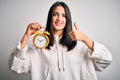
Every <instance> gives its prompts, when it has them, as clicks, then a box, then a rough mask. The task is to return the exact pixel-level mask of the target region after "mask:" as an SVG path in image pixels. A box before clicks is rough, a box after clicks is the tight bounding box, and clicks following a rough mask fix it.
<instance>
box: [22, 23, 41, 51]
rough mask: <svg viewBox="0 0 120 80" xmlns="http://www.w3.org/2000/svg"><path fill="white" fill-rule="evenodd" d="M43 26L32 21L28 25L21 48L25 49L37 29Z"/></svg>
mask: <svg viewBox="0 0 120 80" xmlns="http://www.w3.org/2000/svg"><path fill="white" fill-rule="evenodd" d="M41 28H42V26H41V25H40V24H39V23H30V24H29V25H28V26H27V29H26V32H25V34H24V36H23V38H22V40H21V46H20V49H23V48H24V47H25V45H26V43H27V41H28V38H29V37H30V36H31V35H32V34H34V32H35V31H37V30H40V29H41Z"/></svg>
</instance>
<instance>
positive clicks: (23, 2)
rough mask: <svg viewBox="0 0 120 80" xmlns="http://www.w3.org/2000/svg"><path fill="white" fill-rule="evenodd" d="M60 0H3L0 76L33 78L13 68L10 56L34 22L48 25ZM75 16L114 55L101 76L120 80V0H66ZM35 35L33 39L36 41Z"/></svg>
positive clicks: (3, 78)
mask: <svg viewBox="0 0 120 80" xmlns="http://www.w3.org/2000/svg"><path fill="white" fill-rule="evenodd" d="M55 1H56V0H0V80H29V79H30V74H16V73H14V72H12V71H10V70H9V66H8V58H9V55H10V54H11V53H12V50H13V48H14V47H15V46H16V44H17V42H18V41H20V40H21V38H22V36H23V34H24V32H25V30H26V26H27V25H28V24H29V23H31V22H39V23H40V24H41V25H43V26H45V25H46V19H47V14H48V10H49V8H50V6H51V5H52V4H53V3H54V2H55ZM64 2H65V3H66V4H67V5H68V6H69V8H70V11H71V14H72V20H73V22H76V23H77V24H78V26H79V28H80V30H81V31H82V32H84V33H85V34H87V35H88V36H89V37H91V38H92V39H94V40H96V41H97V42H100V43H102V44H104V45H105V46H106V47H107V48H108V49H109V50H110V51H111V53H112V55H113V62H112V64H111V65H110V66H109V67H108V68H106V69H105V70H104V71H103V72H97V75H98V79H99V80H120V74H119V73H120V58H119V56H120V36H119V34H120V0H64ZM31 41H32V37H31V39H30V40H29V43H30V44H32V42H31Z"/></svg>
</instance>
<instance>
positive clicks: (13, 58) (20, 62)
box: [9, 42, 30, 73]
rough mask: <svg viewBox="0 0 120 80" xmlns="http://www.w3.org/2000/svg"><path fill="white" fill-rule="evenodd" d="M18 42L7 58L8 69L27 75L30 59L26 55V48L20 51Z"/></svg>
mask: <svg viewBox="0 0 120 80" xmlns="http://www.w3.org/2000/svg"><path fill="white" fill-rule="evenodd" d="M20 46H21V44H20V42H19V43H18V45H17V47H15V49H14V50H13V53H12V54H11V55H10V57H9V67H10V69H11V70H12V71H15V72H17V73H28V72H29V71H30V59H29V55H28V54H27V50H28V46H27V45H26V46H25V47H24V48H23V49H22V50H21V49H20Z"/></svg>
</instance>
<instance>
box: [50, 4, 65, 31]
mask: <svg viewBox="0 0 120 80" xmlns="http://www.w3.org/2000/svg"><path fill="white" fill-rule="evenodd" d="M52 20H53V21H52V24H53V28H54V30H55V32H58V31H59V32H63V29H64V27H65V25H66V13H65V10H64V8H63V7H62V6H57V7H56V8H55V10H54V12H53V15H52Z"/></svg>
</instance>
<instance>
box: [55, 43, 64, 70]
mask: <svg viewBox="0 0 120 80" xmlns="http://www.w3.org/2000/svg"><path fill="white" fill-rule="evenodd" d="M56 50H57V57H58V70H59V71H61V67H62V70H63V71H65V68H64V58H63V47H62V53H59V51H58V45H57V43H56ZM60 54H61V56H62V66H60Z"/></svg>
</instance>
